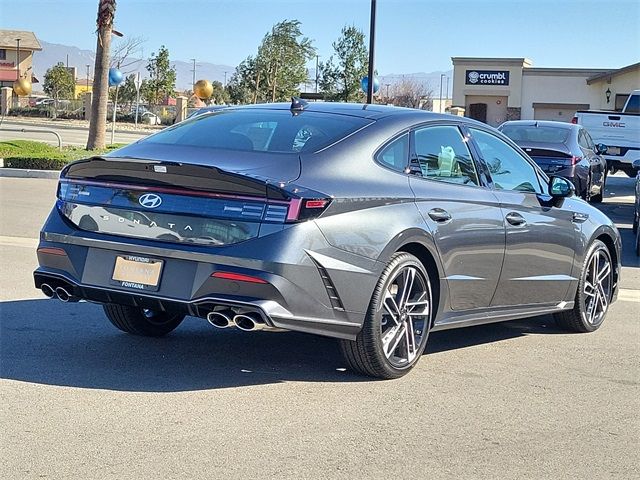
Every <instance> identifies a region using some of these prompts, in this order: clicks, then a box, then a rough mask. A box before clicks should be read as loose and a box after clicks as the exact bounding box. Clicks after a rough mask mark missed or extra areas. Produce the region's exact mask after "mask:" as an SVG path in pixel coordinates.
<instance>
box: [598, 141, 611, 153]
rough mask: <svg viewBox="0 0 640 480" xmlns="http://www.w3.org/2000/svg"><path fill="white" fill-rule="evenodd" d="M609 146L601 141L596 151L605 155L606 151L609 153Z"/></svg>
mask: <svg viewBox="0 0 640 480" xmlns="http://www.w3.org/2000/svg"><path fill="white" fill-rule="evenodd" d="M607 150H608V148H607V146H606V145H605V144H604V143H599V144H597V145H596V153H597V154H598V155H604V154H605V153H607Z"/></svg>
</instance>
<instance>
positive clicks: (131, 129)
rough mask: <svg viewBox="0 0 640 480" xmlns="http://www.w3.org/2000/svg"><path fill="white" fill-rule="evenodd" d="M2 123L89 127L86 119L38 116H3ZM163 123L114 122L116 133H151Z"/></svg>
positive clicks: (108, 124)
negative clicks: (135, 124) (136, 125)
mask: <svg viewBox="0 0 640 480" xmlns="http://www.w3.org/2000/svg"><path fill="white" fill-rule="evenodd" d="M2 125H20V126H25V125H28V126H32V127H44V128H62V129H69V130H86V129H88V128H89V121H88V120H63V119H60V120H59V119H55V120H53V119H50V118H39V117H4V118H3V119H2V121H1V122H0V128H2ZM164 127H165V125H144V124H140V123H139V124H138V128H135V126H134V124H132V123H116V130H115V131H116V132H117V133H152V132H155V131H158V130H162V129H163V128H164ZM106 131H107V132H110V131H111V123H110V122H107V128H106Z"/></svg>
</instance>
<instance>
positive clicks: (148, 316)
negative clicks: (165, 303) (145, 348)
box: [102, 303, 184, 337]
mask: <svg viewBox="0 0 640 480" xmlns="http://www.w3.org/2000/svg"><path fill="white" fill-rule="evenodd" d="M102 307H103V308H104V313H105V314H106V315H107V318H108V319H109V321H110V322H111V323H112V324H113V325H114V326H115V327H116V328H119V329H120V330H122V331H123V332H127V333H131V334H133V335H140V336H143V337H162V336H164V335H166V334H167V333H169V332H171V331H173V330H174V329H175V328H176V327H177V326H178V325H180V323H181V322H182V320H184V315H178V314H170V313H167V312H154V311H150V310H146V309H142V308H138V307H128V306H124V305H116V304H114V303H108V304H105V305H103V306H102Z"/></svg>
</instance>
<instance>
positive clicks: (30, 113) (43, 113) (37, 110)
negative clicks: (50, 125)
mask: <svg viewBox="0 0 640 480" xmlns="http://www.w3.org/2000/svg"><path fill="white" fill-rule="evenodd" d="M9 116H13V117H18V116H20V117H48V116H49V109H48V108H47V107H44V108H43V107H18V108H12V109H11V110H9Z"/></svg>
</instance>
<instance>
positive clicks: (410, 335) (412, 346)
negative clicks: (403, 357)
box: [406, 318, 418, 362]
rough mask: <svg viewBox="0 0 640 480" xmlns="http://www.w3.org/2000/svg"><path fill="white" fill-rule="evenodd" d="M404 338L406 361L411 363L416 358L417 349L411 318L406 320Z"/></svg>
mask: <svg viewBox="0 0 640 480" xmlns="http://www.w3.org/2000/svg"><path fill="white" fill-rule="evenodd" d="M406 332H407V334H406V337H407V361H409V362H411V361H412V360H413V359H414V358H416V351H417V349H418V347H417V345H416V334H415V331H414V330H413V320H411V318H408V319H407V328H406Z"/></svg>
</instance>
